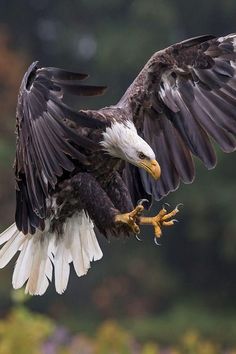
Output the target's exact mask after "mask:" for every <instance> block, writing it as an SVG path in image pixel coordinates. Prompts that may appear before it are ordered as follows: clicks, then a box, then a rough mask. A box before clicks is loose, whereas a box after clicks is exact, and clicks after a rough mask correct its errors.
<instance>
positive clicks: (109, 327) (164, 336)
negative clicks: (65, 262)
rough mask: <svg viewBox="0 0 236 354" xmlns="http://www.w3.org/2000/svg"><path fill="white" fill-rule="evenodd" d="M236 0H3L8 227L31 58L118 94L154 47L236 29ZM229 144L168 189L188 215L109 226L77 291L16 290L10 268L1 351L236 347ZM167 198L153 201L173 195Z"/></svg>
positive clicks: (74, 285) (43, 353)
mask: <svg viewBox="0 0 236 354" xmlns="http://www.w3.org/2000/svg"><path fill="white" fill-rule="evenodd" d="M235 20H236V2H235V0H227V1H223V0H222V1H217V0H198V1H197V2H196V1H194V0H188V1H186V0H178V1H176V0H146V1H143V0H135V1H134V0H113V1H110V2H108V1H105V0H90V1H86V0H68V1H65V0H20V1H13V0H0V112H1V117H0V170H1V174H0V227H1V230H3V229H4V228H6V227H7V226H8V225H9V224H10V223H12V222H13V217H14V203H15V201H14V198H15V195H14V178H13V170H12V164H13V160H14V149H15V135H14V129H15V128H14V127H15V106H16V100H17V91H18V88H19V85H20V81H21V78H22V75H23V74H24V72H25V70H26V69H27V66H28V65H29V64H30V63H31V62H32V61H35V60H39V61H40V64H41V65H44V66H57V67H61V68H67V69H69V70H75V71H79V72H85V73H89V74H90V78H89V83H91V84H98V85H107V86H108V88H109V89H108V91H107V93H106V94H105V96H104V97H99V98H86V99H83V100H82V99H81V100H79V101H78V100H77V101H74V102H72V103H73V104H74V106H75V107H76V108H99V107H102V106H104V105H110V104H113V103H116V102H117V101H118V99H119V98H120V97H121V95H122V94H123V92H124V91H125V89H126V88H127V87H128V85H129V84H130V83H131V82H132V80H133V79H134V78H135V76H136V75H137V73H138V71H139V70H140V69H141V68H142V66H143V65H144V64H145V62H146V61H147V60H148V58H149V57H150V56H151V55H152V53H153V52H154V51H156V50H158V49H161V48H163V47H166V46H168V45H170V44H172V43H174V42H176V41H180V40H183V39H185V38H188V37H191V36H197V35H201V34H210V33H211V34H214V35H223V34H228V33H230V32H235V31H236V21H235ZM235 157H236V156H235V154H231V155H225V154H222V153H221V152H220V151H218V162H219V163H218V165H217V168H216V169H215V170H213V171H211V172H209V171H207V170H205V169H204V168H203V166H202V165H201V164H200V163H198V162H196V164H197V177H196V180H195V182H194V184H192V185H185V186H183V185H182V186H181V187H180V189H179V190H178V191H177V192H176V193H174V195H169V196H168V197H167V198H166V199H165V201H166V202H168V203H170V204H171V205H172V206H175V204H176V203H179V202H182V203H184V208H182V210H181V214H180V215H179V220H180V223H179V224H177V225H176V226H175V227H174V228H170V229H168V230H165V233H164V237H163V238H162V240H161V244H162V245H161V246H160V247H157V246H156V245H155V244H154V242H153V235H152V230H148V229H147V231H146V232H145V233H143V235H142V240H143V241H142V242H138V241H137V240H136V239H128V240H120V241H119V242H117V241H116V240H111V242H110V243H108V242H107V241H106V240H104V239H103V238H102V237H100V238H99V242H100V244H101V246H102V249H103V251H104V257H103V259H102V260H101V261H99V262H96V263H93V264H92V269H90V271H89V273H88V275H87V276H86V277H84V278H77V277H75V275H74V273H73V271H72V272H71V273H72V276H71V277H70V281H69V286H68V289H67V290H66V292H65V294H63V295H62V296H60V295H57V294H56V293H55V290H54V286H53V285H51V286H50V288H49V291H48V292H47V293H46V295H44V296H43V297H33V298H25V297H24V296H23V293H22V292H21V291H17V292H16V291H12V289H11V273H12V270H13V266H14V264H13V263H14V262H12V263H11V264H10V265H8V266H7V268H6V269H4V270H1V272H0V316H1V319H0V354H15V353H18V354H21V353H22V354H57V353H60V354H76V353H79V354H130V353H131V354H158V353H165V354H177V353H186V354H198V353H203V354H217V353H228V354H229V353H230V354H233V353H234V354H235V353H236V300H235V299H236V284H235V281H236V277H235V274H236V217H235V203H236V184H235V180H236V164H235ZM161 205H162V202H160V203H159V204H155V205H154V207H153V210H152V212H153V213H155V212H157V211H158V209H159V208H160V207H161Z"/></svg>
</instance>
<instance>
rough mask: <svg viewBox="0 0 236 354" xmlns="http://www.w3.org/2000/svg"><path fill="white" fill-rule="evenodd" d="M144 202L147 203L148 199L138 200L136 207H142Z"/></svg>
mask: <svg viewBox="0 0 236 354" xmlns="http://www.w3.org/2000/svg"><path fill="white" fill-rule="evenodd" d="M144 202H146V203H149V200H148V199H139V200H138V203H137V205H143V203H144Z"/></svg>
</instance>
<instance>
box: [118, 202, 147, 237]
mask: <svg viewBox="0 0 236 354" xmlns="http://www.w3.org/2000/svg"><path fill="white" fill-rule="evenodd" d="M143 210H144V207H143V205H141V204H138V205H137V206H136V208H135V209H134V210H132V211H131V212H129V213H124V214H117V215H116V216H115V222H116V223H120V224H121V223H122V224H127V225H129V227H130V228H131V230H132V231H133V232H134V233H135V234H136V236H137V234H139V233H140V228H139V226H138V224H136V220H137V218H139V217H140V215H141V213H142V211H143Z"/></svg>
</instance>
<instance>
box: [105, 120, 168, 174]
mask: <svg viewBox="0 0 236 354" xmlns="http://www.w3.org/2000/svg"><path fill="white" fill-rule="evenodd" d="M100 144H101V145H102V146H103V148H104V150H105V151H106V152H107V153H108V154H109V155H111V156H113V157H116V158H120V159H122V160H125V161H128V162H129V163H131V164H133V165H135V166H137V167H141V168H143V169H144V170H146V171H147V172H148V173H149V174H150V175H151V176H152V177H153V178H154V179H159V178H160V175H161V168H160V166H159V164H158V162H157V161H156V158H155V153H154V151H153V150H152V148H151V147H150V146H149V145H148V144H147V143H146V141H145V140H143V139H142V138H141V137H140V136H139V135H138V133H137V130H136V128H135V126H134V124H133V123H132V122H130V121H125V122H122V123H120V122H115V123H112V124H111V127H108V128H106V131H105V132H104V133H103V140H102V141H101V143H100Z"/></svg>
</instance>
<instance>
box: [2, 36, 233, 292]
mask: <svg viewBox="0 0 236 354" xmlns="http://www.w3.org/2000/svg"><path fill="white" fill-rule="evenodd" d="M235 70H236V35H235V34H232V35H228V36H225V37H221V38H215V37H213V36H210V35H208V36H201V37H196V38H192V39H189V40H186V41H183V42H181V43H178V44H175V45H172V46H170V47H169V48H167V49H164V50H161V51H159V52H157V53H155V54H154V55H153V56H152V57H151V58H150V60H149V61H148V62H147V63H146V65H145V66H144V68H143V69H142V71H141V72H140V73H139V75H138V76H137V77H136V79H135V80H134V82H133V83H132V84H131V86H130V87H129V88H128V89H127V91H126V93H125V94H124V95H123V97H122V98H121V100H120V101H119V102H118V103H117V105H114V106H110V107H106V108H103V109H100V110H98V111H92V110H87V111H84V110H81V111H75V110H73V109H71V108H70V107H69V106H67V105H66V104H65V103H64V102H63V101H62V100H63V94H64V93H71V94H75V95H87V96H90V95H99V94H102V93H103V92H104V90H105V87H103V86H88V85H82V84H81V83H80V80H83V79H85V78H86V77H87V75H85V74H78V73H72V72H68V71H65V70H61V69H56V68H39V67H38V63H36V62H35V63H33V64H32V65H31V66H30V67H29V69H28V71H27V73H26V74H25V76H24V78H23V81H22V84H21V88H20V92H19V99H18V105H17V114H16V117H17V126H16V127H17V129H16V132H17V148H16V162H15V174H16V226H17V228H16V227H15V226H14V225H13V226H12V227H11V228H10V229H8V230H7V231H6V232H5V233H3V234H2V242H1V239H0V243H4V242H5V241H7V243H6V244H5V246H4V247H3V248H2V250H1V251H0V266H5V264H6V263H8V261H9V260H10V259H11V258H12V256H13V255H14V254H15V253H16V252H17V250H18V249H19V248H20V249H21V250H22V252H25V253H26V252H27V249H28V248H30V249H31V250H32V252H35V254H36V252H37V251H36V248H34V247H35V246H34V243H33V241H32V240H37V239H38V240H39V241H40V242H41V243H40V244H41V245H42V246H40V247H41V251H40V252H41V253H37V257H36V260H37V262H38V263H35V262H36V261H34V260H33V259H31V258H29V260H28V259H26V258H24V257H23V256H22V257H19V259H18V261H17V262H18V263H17V267H16V270H15V273H14V275H13V286H14V287H20V286H22V285H23V284H24V282H25V281H27V280H28V282H27V287H26V290H27V291H28V292H30V293H31V294H42V293H44V291H45V290H46V288H47V286H48V279H51V276H52V269H51V263H50V262H49V263H50V264H49V263H48V259H50V260H51V261H52V262H53V263H54V267H55V278H56V279H55V282H56V289H57V291H58V292H60V293H61V292H62V291H64V290H65V288H66V285H67V281H68V277H69V270H68V267H69V263H70V262H73V263H74V266H75V270H76V272H77V274H78V275H83V274H85V273H86V272H87V270H88V267H89V264H90V261H91V260H92V259H99V258H100V257H101V253H100V251H99V249H98V248H97V244H96V238H95V235H94V233H93V231H92V226H91V225H92V224H91V220H92V222H93V223H94V224H95V225H96V226H97V228H98V229H99V230H100V231H101V232H102V233H103V234H104V235H106V236H109V235H110V234H113V235H115V236H119V235H121V234H133V233H134V228H132V227H130V225H129V224H125V223H124V224H122V223H121V222H117V221H116V220H117V219H116V217H117V216H119V215H121V214H122V215H123V214H124V213H128V212H130V211H131V210H132V208H133V206H134V205H135V204H136V203H137V201H138V200H139V199H141V198H145V199H148V200H149V202H150V204H151V201H152V198H154V199H156V200H159V199H160V198H162V197H163V196H165V195H167V194H168V193H169V192H170V191H174V190H176V189H177V187H178V186H179V184H180V181H182V182H184V183H191V182H192V181H193V179H194V175H195V170H194V162H193V158H192V156H196V157H198V158H199V159H200V160H201V161H202V162H203V163H204V165H205V166H206V167H207V168H208V169H211V168H213V167H214V166H215V164H216V156H215V151H214V148H213V146H212V139H213V140H215V142H216V143H217V144H218V145H219V146H220V147H221V149H222V150H223V151H225V152H232V151H234V150H235V148H236V139H235V135H236V114H235V109H236V75H235ZM155 158H156V159H157V161H158V162H159V164H160V166H161V171H162V173H161V177H160V179H159V180H158V181H155V180H154V179H152V178H151V175H152V176H154V177H156V176H157V173H158V168H157V163H156V161H155V160H154V159H155ZM143 161H144V162H145V163H144V162H143ZM153 161H154V162H153ZM139 167H143V168H139ZM119 220H120V219H119ZM138 220H141V219H137V220H136V222H137V223H138ZM84 225H87V226H84ZM86 230H87V231H88V232H89V235H90V236H88V238H89V237H90V239H89V240H90V241H86V237H82V234H81V232H82V231H83V233H86V232H87V231H86ZM24 235H26V236H24ZM32 235H33V236H32ZM34 235H35V236H34ZM12 237H13V238H14V242H12ZM20 238H21V239H20ZM21 240H22V241H21ZM45 240H46V241H45ZM9 242H11V243H12V245H13V246H12V245H11V244H10V243H9ZM35 242H36V241H35ZM45 242H47V244H45ZM63 242H64V244H63ZM76 242H77V243H76ZM78 242H79V244H78ZM85 242H87V243H86V244H85ZM75 244H76V245H77V246H75ZM63 245H64V246H63ZM27 247H28V248H27ZM63 247H64V248H63ZM77 248H78V249H77ZM65 250H66V251H65ZM21 255H22V253H21ZM25 257H26V256H25ZM40 257H41V258H42V259H44V260H47V261H45V262H46V263H43V265H44V268H43V271H40V274H39V275H38V276H37V277H33V275H32V272H33V271H32V272H29V271H27V272H26V271H25V268H24V267H25V263H27V262H28V267H29V268H30V267H31V268H32V269H33V270H34V271H35V269H37V267H38V265H40V264H41V263H40V262H41V261H40V260H41V258H40ZM86 257H87V258H86ZM23 261H24V262H25V263H24V262H23ZM23 264H24V267H23ZM63 269H66V271H64V270H63ZM62 273H63V274H62ZM32 279H34V280H32ZM35 279H36V280H35Z"/></svg>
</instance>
